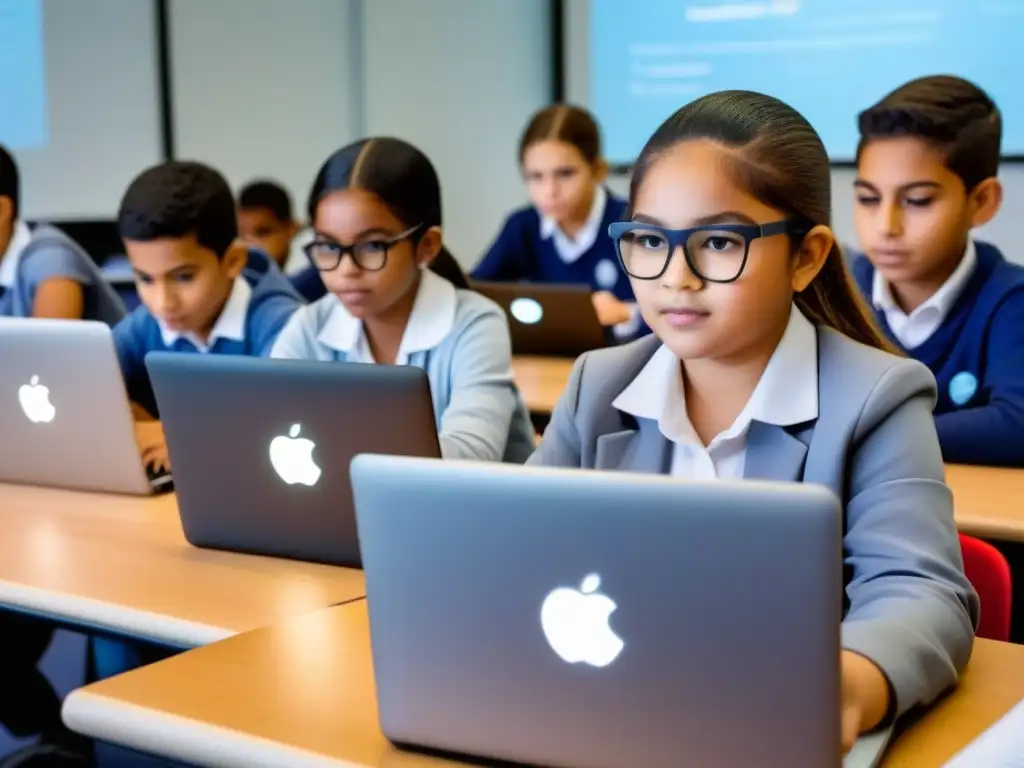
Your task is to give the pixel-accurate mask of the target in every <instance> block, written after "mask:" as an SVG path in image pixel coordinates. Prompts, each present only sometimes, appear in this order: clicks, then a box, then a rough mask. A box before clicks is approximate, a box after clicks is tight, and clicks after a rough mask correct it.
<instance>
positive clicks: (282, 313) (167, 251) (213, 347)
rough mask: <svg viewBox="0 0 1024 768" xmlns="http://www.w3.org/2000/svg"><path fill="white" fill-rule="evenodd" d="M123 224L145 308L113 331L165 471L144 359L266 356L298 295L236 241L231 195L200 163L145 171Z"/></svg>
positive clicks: (146, 433) (142, 423) (151, 454)
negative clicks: (155, 355)
mask: <svg viewBox="0 0 1024 768" xmlns="http://www.w3.org/2000/svg"><path fill="white" fill-rule="evenodd" d="M117 228H118V232H119V233H120V235H121V237H122V238H123V240H124V244H125V250H126V251H127V254H128V259H129V261H130V262H131V266H132V271H133V272H134V274H135V284H136V287H137V288H138V292H139V298H140V299H141V301H142V304H141V305H140V306H139V307H138V308H137V309H136V310H135V311H134V312H132V313H131V314H130V315H129V316H128V317H126V318H125V319H124V320H122V321H121V322H120V323H119V324H118V325H117V327H116V328H115V329H114V343H115V345H116V347H117V355H118V358H119V359H120V362H121V370H122V373H123V374H124V379H125V386H126V388H127V390H128V397H129V399H130V400H131V401H132V403H133V407H134V409H135V412H136V416H137V417H138V419H139V422H138V424H137V430H138V433H139V441H140V446H141V447H142V449H143V459H144V460H145V461H146V462H147V463H154V464H158V465H166V464H167V454H166V450H167V449H166V444H165V443H164V439H163V430H162V429H161V427H160V424H159V422H158V421H156V419H158V418H159V415H160V414H159V410H158V408H157V404H156V399H155V397H154V395H153V389H152V386H151V384H150V381H149V374H148V372H147V370H146V366H145V362H144V358H145V356H146V354H147V353H149V352H153V351H174V352H191V353H211V354H233V355H254V356H259V355H267V354H268V353H269V352H270V348H271V346H272V345H273V343H274V340H275V339H276V338H277V334H278V332H279V331H280V330H281V329H282V328H283V327H284V325H285V323H286V322H287V321H288V319H289V318H290V317H291V316H292V313H294V312H295V310H296V309H298V307H299V306H300V305H301V299H300V298H299V296H298V295H297V294H296V293H295V291H294V290H293V289H292V287H291V285H290V284H289V283H288V280H287V279H286V278H285V277H284V275H282V274H281V271H280V270H279V269H278V268H277V265H276V264H275V263H274V262H273V261H272V260H271V259H270V258H269V257H268V256H267V255H266V254H264V253H263V252H262V251H259V250H247V249H246V247H245V246H244V245H242V244H241V243H240V242H238V241H237V240H236V238H237V235H238V227H237V222H236V220H235V201H234V198H233V197H232V194H231V189H230V187H228V184H227V182H226V181H225V180H224V178H223V177H222V176H221V175H220V174H219V173H218V172H217V171H215V170H213V169H212V168H208V167H207V166H205V165H201V164H200V163H195V162H183V161H173V162H167V163H163V164H161V165H157V166H155V167H153V168H150V169H148V170H146V171H144V172H143V173H142V174H141V175H140V176H138V177H137V178H136V179H135V180H134V181H133V182H132V183H131V185H129V187H128V190H127V191H126V192H125V195H124V199H123V200H122V201H121V208H120V210H119V211H118V215H117Z"/></svg>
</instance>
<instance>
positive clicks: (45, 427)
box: [0, 317, 170, 494]
mask: <svg viewBox="0 0 1024 768" xmlns="http://www.w3.org/2000/svg"><path fill="white" fill-rule="evenodd" d="M169 480H170V478H169V476H158V475H156V474H155V473H152V472H148V471H147V470H146V468H145V467H143V465H142V461H141V459H140V457H139V447H138V444H137V443H136V440H135V426H134V421H133V419H132V414H131V408H130V405H129V403H128V397H127V395H126V393H125V389H124V380H123V379H122V377H121V368H120V366H119V365H118V362H117V353H116V352H115V350H114V342H113V338H112V336H111V332H110V328H109V327H108V326H107V325H106V324H104V323H100V322H95V321H85V320H41V319H25V318H10V317H4V318H0V481H3V482H13V483H27V484H31V485H44V486H56V487H61V488H73V489H78V490H88V491H106V492H111V493H131V494H148V493H152V492H153V491H154V490H161V489H163V488H164V487H165V486H168V485H169Z"/></svg>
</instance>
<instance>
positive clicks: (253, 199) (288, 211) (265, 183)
mask: <svg viewBox="0 0 1024 768" xmlns="http://www.w3.org/2000/svg"><path fill="white" fill-rule="evenodd" d="M238 207H239V208H264V209H266V210H268V211H270V212H271V213H272V214H273V215H274V218H275V219H277V220H278V221H282V222H286V223H291V221H292V199H291V197H289V195H288V191H287V190H286V189H285V188H284V187H282V186H281V185H280V184H278V183H277V182H275V181H270V180H268V179H260V180H258V181H253V182H250V183H248V184H246V185H245V186H244V187H242V191H241V192H239V193H238Z"/></svg>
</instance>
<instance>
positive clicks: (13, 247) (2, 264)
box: [0, 219, 32, 288]
mask: <svg viewBox="0 0 1024 768" xmlns="http://www.w3.org/2000/svg"><path fill="white" fill-rule="evenodd" d="M31 242H32V230H30V229H29V228H28V224H26V223H25V222H24V221H21V220H20V219H19V220H18V221H16V222H14V232H13V233H12V236H11V242H10V243H9V244H8V245H7V250H6V251H4V254H3V258H2V259H0V286H3V287H4V288H13V287H14V283H15V281H16V280H17V279H18V262H19V261H21V254H22V253H23V252H24V251H25V249H26V248H28V246H29V244H30V243H31Z"/></svg>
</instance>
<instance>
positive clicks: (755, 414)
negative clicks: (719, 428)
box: [612, 304, 818, 480]
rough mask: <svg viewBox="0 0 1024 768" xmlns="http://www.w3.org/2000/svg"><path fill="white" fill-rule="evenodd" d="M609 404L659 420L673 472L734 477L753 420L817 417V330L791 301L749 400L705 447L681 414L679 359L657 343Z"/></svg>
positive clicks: (781, 423) (699, 477) (793, 421)
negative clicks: (780, 333)
mask: <svg viewBox="0 0 1024 768" xmlns="http://www.w3.org/2000/svg"><path fill="white" fill-rule="evenodd" d="M612 405H613V406H614V407H615V408H617V409H618V410H620V411H623V412H624V413H628V414H631V415H633V416H635V417H637V418H643V419H651V420H653V421H656V422H657V423H658V428H659V429H660V430H661V434H663V435H664V436H665V437H666V438H667V439H669V440H670V441H672V443H673V451H672V468H671V472H670V473H671V474H672V476H673V477H679V478H683V479H687V480H715V479H723V480H725V479H739V478H742V477H743V470H744V467H745V464H746V447H747V432H748V431H749V429H750V423H751V422H752V421H760V422H762V423H766V424H776V425H779V426H790V425H793V424H801V423H803V422H805V421H811V420H813V419H816V418H817V417H818V335H817V331H816V329H815V327H814V325H813V324H812V323H811V321H810V320H808V319H807V318H806V317H804V316H803V314H801V312H800V310H799V309H797V308H796V305H795V304H794V305H793V307H792V308H791V309H790V313H789V324H788V325H787V326H786V331H785V333H784V334H783V336H782V340H781V341H780V342H779V345H778V346H777V347H776V348H775V352H774V353H773V354H772V357H771V359H770V360H769V361H768V365H767V366H766V367H765V369H764V373H763V374H761V379H760V381H758V383H757V386H756V387H755V388H754V392H753V393H752V394H751V396H750V400H748V401H747V404H746V405H745V406H744V407H743V410H742V411H741V412H740V414H739V416H737V417H736V420H735V421H734V422H733V423H732V426H730V427H729V428H728V429H727V430H725V431H724V432H721V433H719V434H718V435H716V436H715V437H714V439H712V440H711V442H710V443H709V444H708V445H707V447H706V448H705V447H704V445H702V444H701V441H700V438H699V437H697V433H696V432H695V431H694V429H693V425H692V424H691V423H690V418H689V416H688V415H687V413H686V395H685V393H684V391H683V375H682V370H681V369H680V363H679V358H677V357H676V356H675V354H673V353H672V351H671V350H670V349H669V348H668V347H666V346H665V345H662V346H661V347H659V348H658V351H657V352H655V353H654V355H653V356H652V357H651V359H650V360H649V361H648V362H647V365H645V366H644V367H643V369H642V370H641V371H640V373H639V374H637V377H636V378H635V379H633V381H632V382H630V384H629V386H627V387H626V388H625V389H624V390H623V391H622V392H621V393H620V394H619V396H618V397H616V398H615V401H614V402H613V403H612Z"/></svg>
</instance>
